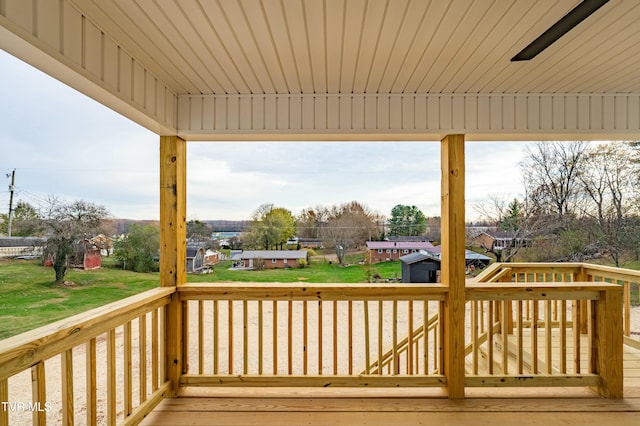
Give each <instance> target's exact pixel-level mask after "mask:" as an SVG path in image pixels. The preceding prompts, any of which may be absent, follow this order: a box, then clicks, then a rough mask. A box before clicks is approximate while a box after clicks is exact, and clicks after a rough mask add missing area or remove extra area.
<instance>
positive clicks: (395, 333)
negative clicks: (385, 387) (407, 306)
mask: <svg viewBox="0 0 640 426" xmlns="http://www.w3.org/2000/svg"><path fill="white" fill-rule="evenodd" d="M392 324H393V333H392V336H393V342H392V344H393V374H400V362H399V358H398V301H397V300H394V301H393V322H392Z"/></svg>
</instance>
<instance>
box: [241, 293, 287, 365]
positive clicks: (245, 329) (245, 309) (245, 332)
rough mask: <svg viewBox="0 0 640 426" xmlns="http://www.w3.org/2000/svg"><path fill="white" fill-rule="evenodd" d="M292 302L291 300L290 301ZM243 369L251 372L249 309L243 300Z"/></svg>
mask: <svg viewBox="0 0 640 426" xmlns="http://www.w3.org/2000/svg"><path fill="white" fill-rule="evenodd" d="M289 303H291V302H289ZM242 358H243V363H242V371H243V374H248V373H249V309H248V302H247V301H246V300H243V301H242Z"/></svg>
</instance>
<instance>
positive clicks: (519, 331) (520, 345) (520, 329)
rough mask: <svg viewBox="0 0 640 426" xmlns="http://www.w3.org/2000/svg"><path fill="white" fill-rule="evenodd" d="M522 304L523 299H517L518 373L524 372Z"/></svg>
mask: <svg viewBox="0 0 640 426" xmlns="http://www.w3.org/2000/svg"><path fill="white" fill-rule="evenodd" d="M522 304H523V301H522V300H518V303H517V307H516V311H517V315H518V324H517V327H518V329H517V334H518V337H517V339H518V355H517V357H518V374H524V357H523V351H524V336H523V334H524V327H523V325H524V317H523V315H524V314H523V312H522Z"/></svg>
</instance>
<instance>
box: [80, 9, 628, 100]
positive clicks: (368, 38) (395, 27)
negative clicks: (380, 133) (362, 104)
mask: <svg viewBox="0 0 640 426" xmlns="http://www.w3.org/2000/svg"><path fill="white" fill-rule="evenodd" d="M73 3H74V4H76V5H77V6H78V8H79V9H80V10H81V11H82V12H83V13H84V14H85V15H86V16H87V18H88V19H90V20H92V21H94V22H95V23H96V25H97V26H98V27H99V28H103V29H104V30H106V31H108V32H109V34H110V35H111V36H112V37H113V38H114V39H115V40H116V41H117V43H118V44H119V45H120V46H122V48H123V49H126V50H127V51H129V52H130V54H132V55H133V56H134V57H136V58H138V59H139V60H140V61H141V62H142V63H143V64H144V66H145V67H147V68H148V69H150V70H151V71H152V72H154V73H155V74H156V75H158V76H160V77H161V78H163V80H164V81H165V82H167V83H168V84H169V86H170V88H171V89H172V90H173V91H174V92H175V93H178V94H312V93H313V94H318V93H342V94H345V93H346V94H361V93H375V94H385V93H404V94H406V93H444V94H457V93H460V94H480V93H491V94H496V93H515V94H519V93H638V92H640V73H639V72H638V71H639V68H640V2H639V1H636V0H612V1H610V2H609V3H608V4H606V5H605V6H603V7H602V8H601V9H600V10H598V11H596V12H595V13H594V14H593V15H592V16H590V17H589V18H587V19H586V20H585V21H584V22H582V23H581V24H579V25H578V26H577V27H576V28H574V29H573V30H572V31H570V32H569V33H568V34H567V35H565V36H564V37H563V38H561V39H560V40H559V41H558V42H556V43H555V44H554V45H553V46H552V47H550V48H549V49H547V50H546V51H544V52H542V53H541V54H540V55H539V56H538V57H536V58H535V59H533V60H531V61H525V62H510V59H511V58H512V57H513V56H514V55H515V54H516V53H518V52H519V51H520V50H521V49H522V48H524V47H525V46H526V45H527V44H529V43H530V42H531V41H533V40H534V39H535V38H536V37H537V36H538V35H540V34H541V33H542V32H544V31H545V30H546V29H547V28H548V27H550V26H551V25H552V24H553V23H555V22H556V21H557V20H558V19H560V18H561V17H562V16H564V15H565V14H566V13H567V12H569V11H570V10H571V9H572V8H573V7H575V6H576V5H577V4H578V3H579V1H578V0H535V1H533V0H516V1H509V0H455V1H448V0H432V1H429V0H413V1H411V0H348V1H342V0H242V1H237V0H218V1H215V0H136V1H123V0H100V1H90V0H73Z"/></svg>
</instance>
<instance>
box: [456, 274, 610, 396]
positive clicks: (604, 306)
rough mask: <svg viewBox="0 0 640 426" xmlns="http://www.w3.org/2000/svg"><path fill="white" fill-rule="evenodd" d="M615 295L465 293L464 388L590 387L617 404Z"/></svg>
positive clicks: (600, 288)
mask: <svg viewBox="0 0 640 426" xmlns="http://www.w3.org/2000/svg"><path fill="white" fill-rule="evenodd" d="M621 290H622V289H621V288H620V287H618V286H616V285H612V284H606V283H528V284H524V285H523V284H519V283H500V284H499V285H496V284H474V285H471V286H468V287H467V300H469V302H468V303H470V318H469V320H470V333H469V334H470V335H469V337H468V342H469V346H470V359H469V362H468V365H467V374H466V381H465V384H466V386H539V387H546V386H593V387H597V388H599V389H600V392H601V393H602V394H603V395H605V396H609V397H621V396H622V350H621V349H622V316H621V315H619V313H620V306H621V303H622V291H621ZM581 305H585V306H586V315H585V317H586V318H583V317H582V315H583V314H582V313H581V309H580V306H581ZM583 319H584V320H585V321H586V332H585V333H584V334H583V333H582V330H581V327H580V325H581V324H582V322H583Z"/></svg>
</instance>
